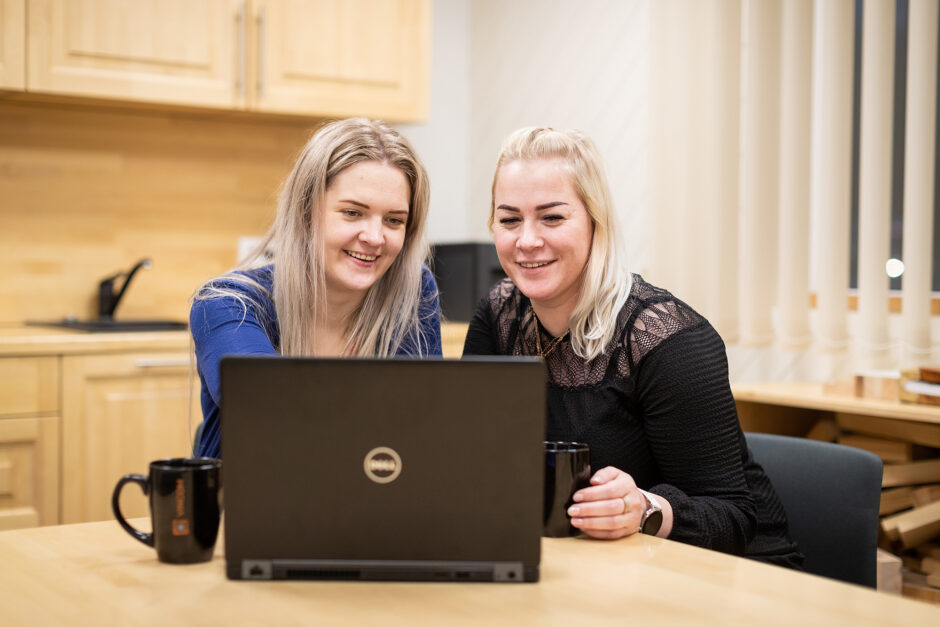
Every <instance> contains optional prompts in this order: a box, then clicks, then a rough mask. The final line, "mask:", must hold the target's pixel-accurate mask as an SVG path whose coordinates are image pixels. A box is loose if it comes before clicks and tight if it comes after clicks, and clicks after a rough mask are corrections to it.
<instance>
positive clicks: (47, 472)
mask: <svg viewBox="0 0 940 627" xmlns="http://www.w3.org/2000/svg"><path fill="white" fill-rule="evenodd" d="M58 486H59V418H58V417H57V416H44V417H41V418H0V530H4V529H18V528H21V527H36V526H38V525H55V524H58V522H59V488H58Z"/></svg>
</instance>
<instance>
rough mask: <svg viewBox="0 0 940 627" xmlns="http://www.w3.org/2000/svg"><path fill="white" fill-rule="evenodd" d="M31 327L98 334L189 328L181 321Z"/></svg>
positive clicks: (84, 322) (40, 323)
mask: <svg viewBox="0 0 940 627" xmlns="http://www.w3.org/2000/svg"><path fill="white" fill-rule="evenodd" d="M26 324H28V325H31V326H42V327H58V328H60V329H72V330H74V331H93V332H97V333H102V332H103V333H126V332H131V331H182V330H185V329H187V328H188V327H189V325H187V324H186V323H185V322H182V321H180V320H111V319H100V320H75V319H72V318H64V319H62V320H49V321H28V322H27V323H26Z"/></svg>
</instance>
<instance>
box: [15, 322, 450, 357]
mask: <svg viewBox="0 0 940 627" xmlns="http://www.w3.org/2000/svg"><path fill="white" fill-rule="evenodd" d="M467 326H468V325H467V324H466V323H461V322H445V323H444V324H442V325H441V334H442V337H443V342H444V356H445V357H460V353H461V352H462V349H463V338H464V336H465V335H466V332H467ZM190 345H191V338H190V335H189V331H132V332H124V333H89V332H87V331H73V330H69V329H58V328H55V327H41V326H29V325H25V324H14V323H10V324H4V325H0V357H16V356H38V355H75V354H88V353H113V352H126V351H139V350H183V351H188V350H190Z"/></svg>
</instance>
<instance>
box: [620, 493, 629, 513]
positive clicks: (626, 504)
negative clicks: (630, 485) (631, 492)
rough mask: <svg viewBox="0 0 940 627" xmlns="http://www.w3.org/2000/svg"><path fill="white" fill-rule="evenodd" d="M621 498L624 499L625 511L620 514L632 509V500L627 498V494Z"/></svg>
mask: <svg viewBox="0 0 940 627" xmlns="http://www.w3.org/2000/svg"><path fill="white" fill-rule="evenodd" d="M620 500H621V501H623V512H621V514H620V515H621V516H622V515H623V514H626V513H627V512H629V511H630V501H628V500H627V497H626V496H623V497H621V499H620Z"/></svg>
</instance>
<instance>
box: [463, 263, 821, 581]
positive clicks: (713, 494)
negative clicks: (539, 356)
mask: <svg viewBox="0 0 940 627" xmlns="http://www.w3.org/2000/svg"><path fill="white" fill-rule="evenodd" d="M536 332H538V333H541V334H542V338H541V343H542V346H546V345H547V344H548V342H550V341H551V339H552V338H551V337H550V336H549V334H548V333H547V332H546V331H545V330H544V329H542V327H541V325H539V324H538V323H537V321H536V319H535V316H534V315H533V313H532V309H531V306H530V303H529V299H528V298H526V297H525V296H524V295H523V294H522V293H521V292H520V291H519V290H518V289H517V288H516V287H515V285H513V283H512V282H511V281H510V280H509V279H505V280H503V281H502V282H500V283H498V284H496V285H495V286H494V287H493V288H492V289H491V290H490V293H489V295H488V296H487V297H485V298H484V299H483V300H482V301H481V302H480V305H479V306H478V307H477V310H476V313H475V314H474V317H473V320H472V322H471V323H470V329H469V331H468V333H467V340H466V343H465V345H464V354H465V355H534V354H535V353H536V349H535V333H536ZM546 365H547V366H548V373H549V375H548V376H549V381H548V423H547V434H546V439H548V440H574V441H578V442H586V443H587V444H589V445H590V447H591V468H592V470H593V471H597V470H599V469H600V468H603V467H605V466H614V467H616V468H619V469H621V470H623V471H624V472H627V473H629V474H630V475H631V476H632V477H633V479H634V480H635V481H636V484H637V485H638V486H639V487H641V488H643V489H645V490H648V491H649V492H652V493H654V494H659V495H661V496H663V497H664V498H666V499H667V500H668V501H669V502H670V504H671V505H672V509H673V513H674V520H673V527H672V532H671V533H670V536H669V537H670V538H671V539H674V540H678V541H680V542H686V543H688V544H694V545H697V546H702V547H706V548H710V549H715V550H718V551H724V552H726V553H733V554H735V555H744V556H747V557H752V558H755V559H760V560H763V561H768V562H772V563H776V564H780V565H783V566H789V567H794V568H798V567H799V566H800V564H801V563H802V561H803V557H802V555H801V554H800V553H799V551H798V550H797V548H796V545H795V544H794V543H793V542H792V541H791V540H790V539H789V537H788V536H787V520H786V513H785V512H784V510H783V507H782V506H781V504H780V501H779V499H778V498H777V495H776V493H775V492H774V489H773V487H772V486H771V485H770V481H769V480H768V479H767V476H766V475H765V474H764V471H763V469H761V467H760V466H759V465H758V464H757V463H756V462H755V461H754V459H753V457H752V456H751V453H750V451H749V450H748V449H747V445H746V443H745V440H744V435H743V433H742V432H741V427H740V424H739V422H738V416H737V411H736V409H735V405H734V398H733V397H732V395H731V388H730V386H729V383H728V361H727V357H726V355H725V346H724V343H723V342H722V340H721V337H719V335H718V333H717V332H716V331H715V330H714V328H712V326H711V325H710V324H709V323H708V321H707V320H705V319H704V318H703V317H702V316H700V315H699V314H698V313H696V312H695V311H694V310H693V309H692V308H691V307H689V306H688V305H686V304H685V303H683V302H682V301H680V300H679V299H677V298H675V297H674V296H673V295H672V294H670V293H669V292H667V291H665V290H662V289H659V288H657V287H654V286H652V285H650V284H649V283H646V282H645V281H643V279H642V278H641V277H639V276H638V275H634V280H633V286H632V289H631V291H630V296H629V298H628V299H627V302H626V303H625V304H624V306H623V308H622V309H621V311H620V314H619V316H618V319H617V329H616V332H615V334H614V339H613V341H612V342H611V343H610V344H609V345H608V346H607V349H606V350H605V351H604V353H602V354H601V355H599V356H598V357H596V358H594V359H593V360H591V361H586V360H584V359H582V358H580V357H578V356H577V355H575V354H574V351H573V350H572V348H571V344H570V342H569V341H568V340H565V341H563V342H562V343H561V344H560V345H559V346H558V348H557V349H556V350H555V351H553V352H552V353H551V354H549V356H548V357H547V358H546Z"/></svg>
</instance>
